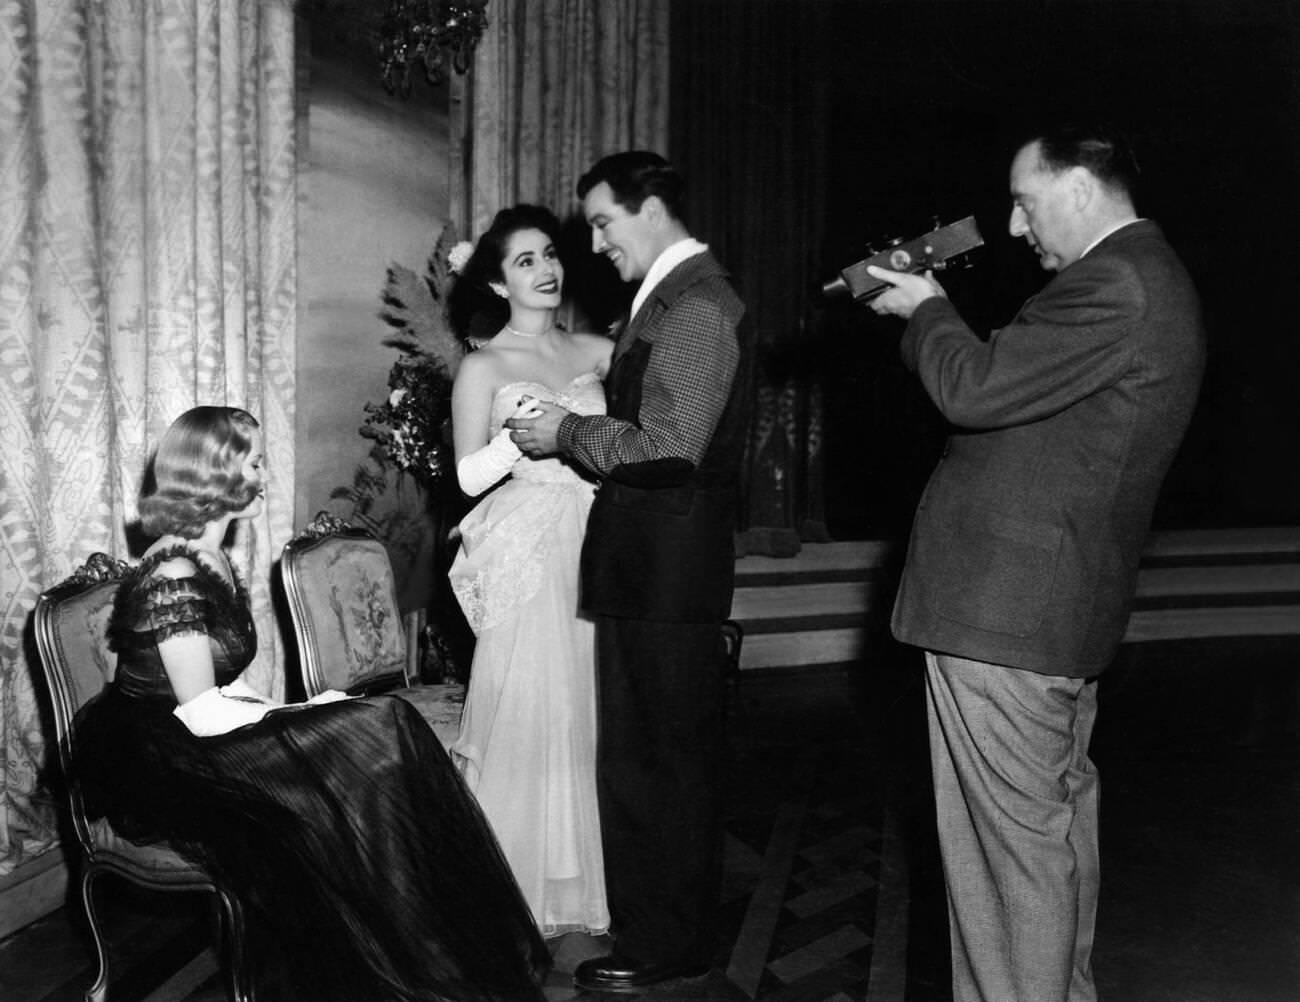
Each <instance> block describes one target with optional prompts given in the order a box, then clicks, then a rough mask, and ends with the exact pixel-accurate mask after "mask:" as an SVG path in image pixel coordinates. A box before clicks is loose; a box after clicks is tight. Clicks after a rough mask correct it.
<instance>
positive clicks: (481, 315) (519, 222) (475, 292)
mask: <svg viewBox="0 0 1300 1002" xmlns="http://www.w3.org/2000/svg"><path fill="white" fill-rule="evenodd" d="M521 230H541V231H542V232H543V233H545V234H546V235H547V236H548V237H550V239H551V242H552V243H554V244H555V246H556V248H557V249H558V248H559V246H560V221H559V220H558V219H557V218H556V217H555V213H553V212H552V211H551V210H550V209H548V208H546V207H545V206H542V205H529V204H527V203H520V204H519V205H512V206H510V207H509V208H508V209H502V210H501V211H500V212H498V213H497V214H496V215H495V216H494V217H492V224H491V225H490V226H489V227H488V228H487V230H486V231H485V232H484V233H483V235H482V236H481V237H479V238H478V243H477V244H475V245H474V253H473V254H471V255H470V258H469V260H468V261H467V262H466V263H465V267H464V269H463V270H462V271H461V275H460V278H459V279H457V281H456V284H455V285H454V286H453V287H452V291H451V294H450V296H449V297H448V303H447V307H448V310H449V313H450V319H451V324H452V329H453V330H455V331H456V332H457V333H458V334H459V335H460V336H461V337H462V338H465V337H491V336H492V335H493V334H495V333H496V332H497V331H499V330H500V329H501V327H502V325H504V324H505V323H506V321H507V320H509V319H510V307H509V305H507V303H506V301H505V300H504V299H502V298H501V297H500V296H498V295H497V294H496V293H494V292H493V291H492V289H491V284H492V283H493V282H503V281H505V277H506V275H505V269H504V268H503V267H502V265H503V264H504V263H505V259H506V247H507V245H508V244H509V243H510V238H511V237H512V236H514V235H515V234H516V233H518V232H520V231H521Z"/></svg>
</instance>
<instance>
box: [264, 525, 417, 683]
mask: <svg viewBox="0 0 1300 1002" xmlns="http://www.w3.org/2000/svg"><path fill="white" fill-rule="evenodd" d="M280 569H281V572H282V574H283V577H284V589H285V593H286V595H287V597H288V600H289V614H290V617H291V618H292V620H293V632H294V637H295V638H296V640H297V645H298V659H299V662H300V664H301V667H302V682H303V688H304V690H305V691H306V695H307V696H308V697H311V696H315V695H317V694H318V693H321V692H324V691H325V690H326V689H339V690H342V691H344V692H347V693H350V694H354V695H355V694H359V693H373V692H380V691H383V690H385V689H391V688H395V687H398V686H405V685H407V684H408V682H409V679H408V676H407V671H408V667H407V643H406V632H405V626H404V623H403V619H402V613H401V610H400V609H399V608H398V605H397V585H396V581H395V579H394V576H393V568H392V564H391V563H390V562H389V559H388V551H387V550H385V549H384V545H383V543H381V542H380V541H379V540H378V539H376V538H375V537H374V536H373V535H372V534H371V533H370V532H368V531H367V530H365V529H360V528H353V527H350V526H348V525H347V524H346V523H344V522H342V520H340V519H333V518H328V517H325V518H322V517H318V518H317V519H316V521H314V522H313V523H312V524H311V525H310V526H308V528H307V529H305V530H304V531H303V532H302V533H300V534H299V535H298V536H296V537H294V538H293V539H291V540H290V541H289V542H288V543H286V544H285V547H284V554H283V558H282V560H281V564H280Z"/></svg>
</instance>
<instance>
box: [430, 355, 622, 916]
mask: <svg viewBox="0 0 1300 1002" xmlns="http://www.w3.org/2000/svg"><path fill="white" fill-rule="evenodd" d="M523 394H528V395H529V396H533V397H536V398H538V399H539V400H551V401H555V402H556V403H558V404H559V405H560V406H562V407H565V408H567V409H568V410H571V411H574V412H576V413H579V414H601V413H604V410H605V395H604V391H603V390H602V388H601V384H600V380H599V378H598V377H597V376H596V375H595V373H587V374H584V375H582V376H579V377H578V378H577V379H575V380H573V382H571V383H570V384H569V385H568V386H567V387H565V388H564V389H563V390H561V391H555V390H552V389H550V388H548V387H546V386H543V385H541V384H538V383H513V384H511V385H509V386H505V387H503V388H502V389H501V390H499V391H498V392H497V394H496V397H495V399H494V400H493V405H492V416H491V434H493V435H495V434H496V432H497V431H498V430H499V429H500V428H501V426H502V425H503V424H504V422H505V420H506V418H508V417H509V416H510V415H511V413H513V412H514V410H515V408H516V406H517V405H518V402H519V398H520V396H521V395H523ZM594 493H595V488H594V487H593V485H592V484H591V483H590V482H589V481H588V480H585V479H584V478H583V477H581V476H580V475H579V474H578V473H577V472H576V471H575V470H574V469H573V468H572V467H570V466H569V465H567V464H566V463H564V462H563V461H561V460H559V459H556V458H546V459H539V460H534V459H529V458H527V457H522V458H520V459H519V460H518V461H517V462H516V463H515V465H514V468H513V469H512V470H511V477H510V479H509V480H507V481H506V482H505V483H504V484H502V485H501V486H500V487H498V488H497V489H496V490H494V491H493V492H492V493H491V494H489V495H488V496H487V497H486V498H484V499H483V500H482V501H481V502H480V503H479V504H478V505H477V506H476V507H475V508H474V510H473V511H471V512H470V513H469V514H468V515H466V516H465V518H464V519H463V520H462V521H461V523H460V532H461V549H460V552H459V553H458V554H457V556H456V560H455V562H454V563H453V564H452V568H451V572H450V578H451V585H452V590H453V591H454V592H455V594H456V597H457V598H458V599H459V601H460V604H461V608H462V609H463V610H464V612H465V616H466V618H467V620H468V621H469V624H470V626H471V627H472V628H473V630H474V632H475V634H476V636H477V638H478V639H477V641H476V643H475V647H474V660H473V664H472V666H471V668H470V679H469V691H468V693H467V696H466V699H465V714H464V717H463V719H462V723H461V731H460V736H459V737H458V738H457V740H456V742H455V743H454V744H453V745H452V748H451V751H452V754H453V757H454V758H455V760H456V762H457V764H458V765H460V767H461V771H462V772H463V773H464V776H465V779H466V781H467V783H468V784H469V787H470V789H471V790H472V791H473V792H474V795H475V796H476V797H477V798H478V802H479V804H480V805H481V806H482V808H483V812H484V814H486V815H487V818H488V821H489V822H491V824H492V827H493V830H494V831H495V832H496V835H497V839H498V841H499V842H500V843H501V849H502V851H503V852H504V853H505V857H506V860H507V861H508V862H509V863H510V867H511V869H512V870H513V871H514V875H515V879H516V880H517V881H518V883H519V887H520V889H521V890H522V891H523V894H524V898H525V900H527V902H528V905H529V907H530V908H531V909H532V911H533V917H534V919H535V920H536V922H537V925H538V927H539V928H540V929H541V931H542V933H543V935H546V936H554V935H558V934H560V933H564V932H571V931H575V930H578V931H586V932H591V933H602V932H605V931H606V930H607V929H608V927H609V909H608V906H607V905H606V902H605V866H604V860H603V857H602V854H601V852H602V850H601V841H600V819H599V814H598V810H597V804H596V693H595V685H596V680H595V628H594V625H593V623H592V622H591V621H590V620H589V619H586V618H583V617H582V616H581V615H580V614H579V611H578V579H579V575H578V558H579V554H580V551H581V548H582V538H583V534H584V533H585V531H586V526H587V514H588V512H589V511H590V509H591V502H592V498H593V497H594Z"/></svg>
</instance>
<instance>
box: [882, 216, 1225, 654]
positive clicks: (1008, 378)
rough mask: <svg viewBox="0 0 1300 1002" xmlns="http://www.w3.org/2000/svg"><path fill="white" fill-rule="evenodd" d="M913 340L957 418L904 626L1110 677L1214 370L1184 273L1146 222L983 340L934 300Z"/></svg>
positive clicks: (901, 598) (926, 639)
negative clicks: (1156, 515)
mask: <svg viewBox="0 0 1300 1002" xmlns="http://www.w3.org/2000/svg"><path fill="white" fill-rule="evenodd" d="M901 351H902V356H903V360H904V363H905V364H906V365H907V366H908V367H909V368H911V369H912V370H914V371H915V372H916V373H917V374H918V375H919V376H920V378H921V380H922V382H923V383H924V385H925V388H926V390H927V392H928V393H929V395H930V397H931V398H932V399H933V400H934V402H935V403H936V404H937V405H938V406H939V409H940V410H941V411H942V412H943V414H944V416H945V417H947V418H948V420H949V421H950V422H951V423H952V425H953V426H954V428H953V431H952V433H951V436H950V438H949V440H948V443H947V445H946V447H945V449H944V455H943V458H942V459H941V460H940V462H939V464H938V467H937V468H936V469H935V471H934V473H933V475H932V476H931V478H930V482H929V484H928V486H927V487H926V490H925V493H924V495H923V496H922V498H921V502H920V504H919V507H918V509H917V513H916V518H915V522H914V524H913V529H912V537H911V542H910V544H909V547H908V555H907V563H906V567H905V569H904V573H903V578H902V583H901V586H900V590H899V594H898V599H897V602H896V604H895V607H894V616H893V629H894V634H895V636H896V637H898V639H900V640H902V641H904V642H906V643H910V644H915V645H917V646H919V647H923V648H925V649H927V650H931V651H935V652H938V653H944V654H951V655H955V656H958V657H965V658H971V659H974V660H977V661H986V662H990V663H993V664H1000V665H1007V666H1010V667H1015V668H1025V669H1029V670H1031V671H1036V672H1042V673H1045V674H1051V675H1069V676H1075V677H1086V676H1091V675H1095V674H1097V673H1099V672H1101V671H1102V670H1103V669H1104V668H1105V667H1106V665H1107V664H1108V663H1109V661H1110V660H1111V658H1112V656H1113V655H1114V652H1115V648H1116V646H1117V645H1118V644H1119V642H1120V640H1121V639H1122V637H1123V634H1124V630H1125V626H1126V624H1127V621H1128V614H1129V609H1130V606H1131V603H1132V599H1133V594H1134V591H1135V588H1136V582H1137V567H1138V560H1139V557H1140V556H1141V552H1142V548H1143V545H1144V542H1145V539H1146V535H1147V532H1148V530H1149V528H1150V522H1151V513H1152V509H1153V507H1154V505H1155V501H1156V495H1157V493H1158V491H1159V489H1160V485H1161V482H1162V481H1163V479H1164V476H1165V473H1166V471H1167V470H1168V468H1169V464H1170V462H1171V461H1172V459H1173V456H1174V453H1175V451H1176V450H1177V448H1178V445H1179V443H1180V441H1181V440H1182V437H1183V433H1184V431H1185V429H1186V427H1187V424H1188V421H1189V420H1190V417H1191V414H1192V408H1193V405H1194V403H1195V399H1196V395H1197V392H1198V389H1199V386H1200V381H1201V374H1202V370H1203V368H1204V357H1205V338H1204V331H1203V329H1202V324H1201V317H1200V309H1199V306H1198V301H1197V296H1196V292H1195V289H1194V288H1193V286H1192V282H1191V279H1190V278H1189V276H1188V274H1187V272H1186V270H1185V269H1184V268H1183V266H1182V264H1181V263H1180V262H1179V260H1178V258H1177V257H1176V256H1175V254H1174V252H1173V250H1172V249H1171V248H1170V246H1169V244H1168V243H1167V242H1166V241H1165V239H1164V237H1163V235H1162V234H1161V232H1160V230H1159V228H1158V227H1157V226H1156V225H1155V224H1153V223H1151V222H1148V221H1146V220H1141V221H1138V222H1135V223H1131V224H1130V225H1128V226H1126V227H1124V228H1122V229H1120V230H1118V231H1116V232H1115V233H1113V234H1111V235H1110V236H1109V237H1107V238H1106V239H1105V240H1103V241H1102V242H1101V243H1100V244H1099V245H1098V246H1097V247H1095V248H1093V249H1092V250H1091V251H1090V252H1089V253H1088V254H1086V255H1085V256H1084V257H1083V258H1081V259H1080V260H1078V261H1076V262H1075V263H1074V264H1072V265H1070V266H1069V267H1068V268H1066V269H1064V270H1063V271H1062V272H1060V273H1059V274H1058V275H1057V276H1056V277H1055V278H1054V279H1053V280H1052V281H1051V282H1050V283H1049V284H1048V285H1047V287H1046V288H1045V289H1044V290H1043V291H1042V292H1041V293H1040V294H1039V295H1037V296H1035V297H1034V298H1032V299H1030V300H1029V301H1028V302H1027V303H1026V304H1025V305H1024V306H1023V307H1022V308H1021V310H1020V313H1019V314H1018V315H1017V316H1016V318H1015V319H1014V320H1012V322H1011V323H1010V324H1009V325H1008V326H1006V327H1004V328H1002V329H1001V330H999V331H995V332H994V333H993V334H992V336H991V337H990V338H989V340H988V341H987V342H985V341H981V340H980V339H979V338H978V337H976V335H975V334H973V333H972V332H971V330H970V329H969V328H968V327H967V326H966V325H965V324H964V323H963V322H962V320H961V318H960V317H959V316H958V315H957V313H956V311H955V310H954V309H953V307H952V305H951V304H950V303H949V302H948V301H947V300H945V299H942V298H936V299H931V300H927V301H926V302H924V303H922V304H921V306H920V307H919V308H918V309H917V310H916V312H915V313H914V314H913V316H912V318H911V320H910V321H909V323H908V326H907V329H906V331H905V333H904V335H903V340H902V345H901Z"/></svg>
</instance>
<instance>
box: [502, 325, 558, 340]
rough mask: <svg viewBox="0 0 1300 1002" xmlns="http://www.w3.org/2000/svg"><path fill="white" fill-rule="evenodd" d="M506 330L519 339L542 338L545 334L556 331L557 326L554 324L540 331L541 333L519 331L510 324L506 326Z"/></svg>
mask: <svg viewBox="0 0 1300 1002" xmlns="http://www.w3.org/2000/svg"><path fill="white" fill-rule="evenodd" d="M505 329H506V330H508V331H509V332H510V333H511V334H514V335H515V336H517V337H541V336H542V335H543V334H549V333H550V332H551V331H552V330H554V329H555V325H554V324H552V325H551V326H550V327H547V328H546V329H545V330H540V331H517V330H515V329H514V328H513V327H511V326H510V325H509V324H506V328H505Z"/></svg>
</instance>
